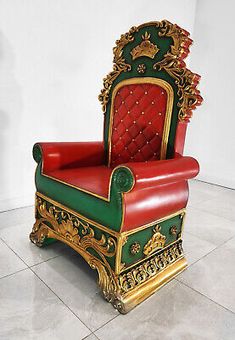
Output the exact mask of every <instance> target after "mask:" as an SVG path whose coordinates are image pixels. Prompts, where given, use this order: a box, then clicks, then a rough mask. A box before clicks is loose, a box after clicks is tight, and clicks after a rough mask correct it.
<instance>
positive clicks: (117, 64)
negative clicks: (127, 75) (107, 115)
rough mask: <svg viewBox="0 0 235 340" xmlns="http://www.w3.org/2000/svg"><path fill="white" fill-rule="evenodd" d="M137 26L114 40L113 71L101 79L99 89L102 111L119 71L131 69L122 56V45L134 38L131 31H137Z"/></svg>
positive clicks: (104, 109)
mask: <svg viewBox="0 0 235 340" xmlns="http://www.w3.org/2000/svg"><path fill="white" fill-rule="evenodd" d="M137 31H138V28H137V27H132V28H131V29H130V31H129V32H127V33H125V34H122V35H121V38H120V39H119V40H117V41H116V46H115V47H114V48H113V54H114V58H113V63H114V65H113V71H111V72H110V73H109V74H108V75H107V76H106V77H105V78H104V80H103V84H104V88H103V89H102V90H101V93H100V95H99V97H98V98H99V100H100V101H101V103H102V109H103V112H105V111H106V106H107V103H108V101H109V93H110V90H111V87H112V84H113V82H114V80H115V79H116V78H117V77H118V76H119V74H120V73H121V72H127V71H130V70H131V65H130V64H127V63H126V61H125V59H124V57H123V55H122V54H123V47H124V46H125V45H126V44H128V43H129V42H131V41H133V40H134V37H133V33H134V32H137Z"/></svg>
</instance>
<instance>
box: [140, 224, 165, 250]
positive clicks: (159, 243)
mask: <svg viewBox="0 0 235 340" xmlns="http://www.w3.org/2000/svg"><path fill="white" fill-rule="evenodd" d="M160 229H161V227H160V226H159V225H157V226H156V227H155V228H154V229H153V231H154V234H153V236H152V238H151V239H150V240H149V241H148V243H146V245H145V246H144V251H143V253H144V255H146V256H147V255H150V254H152V253H153V252H155V251H156V250H159V249H161V248H163V247H164V245H165V242H166V236H164V235H162V234H161V233H160Z"/></svg>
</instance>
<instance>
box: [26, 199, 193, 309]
mask: <svg viewBox="0 0 235 340" xmlns="http://www.w3.org/2000/svg"><path fill="white" fill-rule="evenodd" d="M38 195H39V196H37V197H36V222H35V224H34V226H33V230H32V232H31V234H30V240H31V241H32V242H33V243H35V244H36V245H37V246H39V247H41V246H43V245H46V244H49V243H51V241H52V240H53V239H56V240H59V241H62V242H64V243H66V244H67V245H69V246H70V247H72V248H73V249H74V250H76V251H77V252H78V253H79V254H80V255H81V256H82V257H83V258H84V259H85V260H86V262H87V263H88V264H89V266H90V267H91V268H92V269H96V270H97V272H98V285H99V287H100V289H101V292H102V294H103V296H104V298H105V299H106V300H107V301H109V302H111V303H112V304H113V306H114V307H115V308H116V309H118V310H119V312H121V313H124V314H125V313H127V312H128V311H130V310H131V309H132V308H134V307H135V306H136V305H138V304H139V303H141V302H142V301H144V300H145V299H146V298H148V297H149V296H150V295H151V294H153V293H154V292H155V291H156V290H158V289H159V288H160V287H161V286H163V285H164V284H166V283H167V282H168V281H170V280H171V279H172V278H174V277H175V276H176V275H177V274H179V273H180V272H181V271H182V270H184V269H185V268H186V266H187V262H186V259H185V257H184V253H183V249H182V240H181V239H179V240H177V241H176V242H174V243H173V244H170V245H169V246H167V247H165V248H162V249H161V250H160V251H158V252H156V253H155V254H152V255H151V256H149V257H147V258H146V259H144V260H143V261H141V262H139V263H138V264H136V265H134V266H132V267H130V268H128V269H126V270H124V271H122V272H121V273H119V274H117V273H115V271H114V270H113V269H112V268H111V266H110V262H109V261H108V260H107V259H108V258H109V257H114V259H115V261H116V260H118V252H117V244H118V242H119V241H120V242H122V238H121V234H119V235H120V239H119V236H118V235H117V237H116V238H115V237H107V236H105V235H106V234H102V235H101V236H100V237H99V238H97V237H96V234H95V232H94V230H93V228H92V225H89V223H86V224H84V222H83V221H82V220H80V219H79V218H78V216H76V215H73V214H72V213H71V211H68V210H66V208H65V207H63V209H62V206H61V205H59V204H58V206H60V208H58V206H54V205H51V204H49V203H48V201H46V200H45V197H44V196H43V195H40V194H38Z"/></svg>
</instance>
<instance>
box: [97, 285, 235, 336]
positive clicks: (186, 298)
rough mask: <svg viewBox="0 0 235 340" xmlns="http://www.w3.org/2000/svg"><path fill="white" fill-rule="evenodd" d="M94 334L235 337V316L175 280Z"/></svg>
mask: <svg viewBox="0 0 235 340" xmlns="http://www.w3.org/2000/svg"><path fill="white" fill-rule="evenodd" d="M95 334H96V335H97V336H98V337H99V338H100V339H102V340H110V339H118V340H126V339H128V340H136V339H138V340H140V339H148V340H172V339H174V340H183V339H185V340H211V339H213V340H223V339H226V340H234V334H235V315H234V314H233V313H231V312H229V311H227V310H225V309H224V308H222V307H220V306H218V305H216V304H215V303H213V302H212V301H210V300H208V299H207V298H205V297H204V296H202V295H201V294H199V293H197V292H195V291H193V290H191V289H190V288H188V287H186V286H184V285H182V284H180V283H176V282H175V281H172V282H171V283H169V284H167V285H166V286H165V287H163V288H162V289H160V290H159V291H158V292H156V293H155V294H154V295H153V296H151V297H150V298H149V299H147V300H146V301H145V302H143V303H142V304H141V305H139V306H138V307H136V308H135V309H133V310H132V311H131V312H129V313H128V314H126V315H120V316H118V317H117V318H115V319H114V320H112V321H111V322H109V323H108V324H107V325H105V326H104V327H102V328H101V329H99V330H98V331H97V332H95Z"/></svg>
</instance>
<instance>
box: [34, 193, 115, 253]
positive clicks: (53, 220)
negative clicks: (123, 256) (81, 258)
mask: <svg viewBox="0 0 235 340" xmlns="http://www.w3.org/2000/svg"><path fill="white" fill-rule="evenodd" d="M36 208H37V211H38V213H39V215H40V216H41V217H40V218H39V219H38V223H43V222H44V223H46V224H47V223H49V224H50V226H51V228H53V230H54V231H55V232H57V233H58V234H59V235H60V236H62V237H64V238H65V239H67V240H68V241H69V242H72V243H76V244H77V245H78V246H80V247H82V248H83V249H87V248H89V247H91V248H93V249H95V250H96V251H97V252H99V253H101V254H103V255H105V256H107V257H112V256H114V255H115V253H116V240H115V239H114V238H113V237H106V236H105V235H104V234H102V235H101V238H100V239H99V240H98V239H96V238H95V232H94V230H93V229H92V227H91V226H90V225H89V224H88V223H84V222H82V221H81V220H79V218H78V217H75V216H72V215H71V214H69V213H67V212H64V211H63V210H60V209H58V208H56V207H55V206H53V205H51V206H50V207H49V208H47V205H46V202H45V201H44V202H43V201H42V199H41V198H37V200H36ZM79 230H80V231H81V234H82V235H83V236H82V237H81V236H80V235H79Z"/></svg>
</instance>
